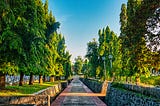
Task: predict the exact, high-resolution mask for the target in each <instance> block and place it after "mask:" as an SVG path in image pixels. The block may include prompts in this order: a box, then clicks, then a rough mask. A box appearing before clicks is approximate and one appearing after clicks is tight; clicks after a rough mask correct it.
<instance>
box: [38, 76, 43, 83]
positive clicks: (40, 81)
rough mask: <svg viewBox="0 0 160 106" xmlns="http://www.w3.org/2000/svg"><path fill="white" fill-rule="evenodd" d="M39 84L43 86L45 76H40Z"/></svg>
mask: <svg viewBox="0 0 160 106" xmlns="http://www.w3.org/2000/svg"><path fill="white" fill-rule="evenodd" d="M39 83H40V84H42V83H43V76H42V75H39Z"/></svg>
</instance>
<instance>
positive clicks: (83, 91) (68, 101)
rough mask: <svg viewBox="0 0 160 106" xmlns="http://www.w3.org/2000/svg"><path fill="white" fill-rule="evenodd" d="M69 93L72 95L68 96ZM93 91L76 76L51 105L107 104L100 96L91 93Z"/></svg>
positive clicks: (103, 105)
mask: <svg viewBox="0 0 160 106" xmlns="http://www.w3.org/2000/svg"><path fill="white" fill-rule="evenodd" d="M67 93H71V95H67V96H66V95H65V94H67ZM76 93H78V95H76ZM91 93H93V92H92V91H91V90H90V89H89V88H88V87H87V86H85V85H84V84H83V83H82V82H81V81H80V80H79V78H78V77H76V78H74V79H73V80H72V82H71V83H70V85H68V87H67V88H66V89H65V90H64V91H63V92H62V93H61V94H60V95H59V96H58V97H57V98H56V100H55V101H53V103H52V104H51V106H106V104H105V103H103V102H102V101H101V100H100V99H99V98H98V97H96V96H92V95H90V94H91Z"/></svg>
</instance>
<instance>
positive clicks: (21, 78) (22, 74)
mask: <svg viewBox="0 0 160 106" xmlns="http://www.w3.org/2000/svg"><path fill="white" fill-rule="evenodd" d="M23 77H24V73H23V72H21V73H20V80H19V86H22V85H23Z"/></svg>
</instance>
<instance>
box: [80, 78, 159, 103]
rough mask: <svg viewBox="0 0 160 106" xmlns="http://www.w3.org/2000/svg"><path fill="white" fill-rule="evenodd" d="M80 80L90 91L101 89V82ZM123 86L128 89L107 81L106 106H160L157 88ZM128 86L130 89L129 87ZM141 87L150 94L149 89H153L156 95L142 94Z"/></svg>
mask: <svg viewBox="0 0 160 106" xmlns="http://www.w3.org/2000/svg"><path fill="white" fill-rule="evenodd" d="M81 81H82V82H84V84H85V85H87V86H88V87H89V88H90V89H91V90H92V91H94V92H100V91H101V90H100V89H101V88H102V83H100V82H96V81H93V80H89V79H81ZM123 87H126V89H127V88H128V90H126V89H122V88H115V87H113V86H112V84H111V83H110V82H108V88H107V93H106V96H105V97H104V99H103V101H104V102H105V103H106V104H107V105H108V106H160V98H159V96H160V95H159V93H160V92H159V89H158V88H150V90H148V89H149V88H145V87H139V86H136V85H132V86H131V85H128V86H127V84H125V85H124V86H123ZM129 87H131V88H132V89H129ZM143 88H144V90H145V92H150V95H151V94H152V90H151V89H153V91H154V92H153V95H154V93H156V92H157V96H154V97H153V96H152V97H148V95H147V96H146V95H144V94H145V93H143V94H142V93H141V92H140V91H143V90H142V89H143ZM143 92H144V91H143ZM147 94H148V93H147Z"/></svg>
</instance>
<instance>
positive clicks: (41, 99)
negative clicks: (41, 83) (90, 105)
mask: <svg viewBox="0 0 160 106" xmlns="http://www.w3.org/2000/svg"><path fill="white" fill-rule="evenodd" d="M61 90H62V89H61V84H60V83H59V84H56V85H54V86H53V87H49V88H46V89H44V90H41V91H39V92H36V93H34V94H29V95H22V96H0V105H2V104H3V105H4V104H5V105H14V104H27V105H36V106H50V96H51V97H54V96H56V95H57V94H58V93H59V92H61Z"/></svg>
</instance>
